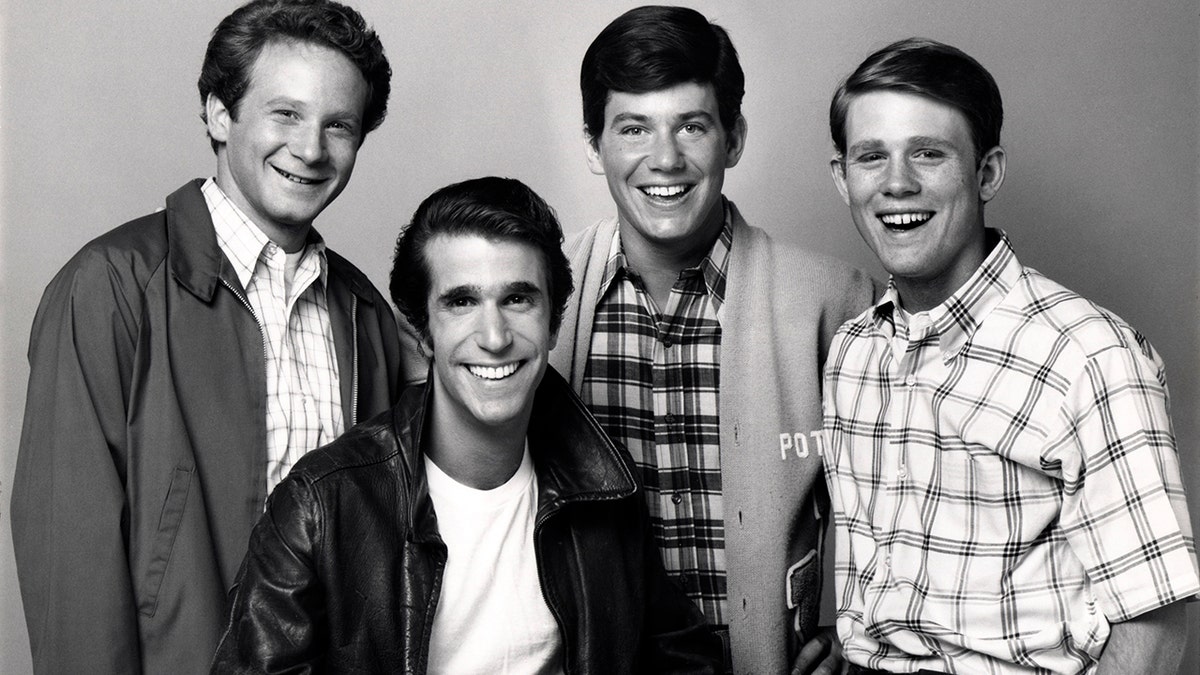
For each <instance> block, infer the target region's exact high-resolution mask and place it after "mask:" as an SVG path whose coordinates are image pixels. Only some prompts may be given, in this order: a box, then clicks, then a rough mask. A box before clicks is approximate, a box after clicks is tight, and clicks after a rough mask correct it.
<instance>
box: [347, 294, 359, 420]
mask: <svg viewBox="0 0 1200 675" xmlns="http://www.w3.org/2000/svg"><path fill="white" fill-rule="evenodd" d="M350 354H351V356H350V424H347V425H345V427H346V428H347V429H349V428H350V427H352V426H354V425H355V424H358V296H354V297H353V298H352V299H351V304H350Z"/></svg>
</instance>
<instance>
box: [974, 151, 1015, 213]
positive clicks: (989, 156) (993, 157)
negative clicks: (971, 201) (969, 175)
mask: <svg viewBox="0 0 1200 675" xmlns="http://www.w3.org/2000/svg"><path fill="white" fill-rule="evenodd" d="M1007 165H1008V158H1007V157H1006V156H1005V154H1004V148H1002V147H1000V146H999V145H997V146H996V147H994V148H992V149H991V150H988V151H987V152H986V153H984V155H983V158H982V159H981V160H979V169H978V170H977V171H976V173H975V178H976V180H978V181H979V200H980V201H983V202H989V201H991V200H992V198H993V197H995V196H996V193H997V192H999V191H1000V185H1001V184H1003V183H1004V170H1005V168H1006V167H1007Z"/></svg>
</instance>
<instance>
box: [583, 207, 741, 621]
mask: <svg viewBox="0 0 1200 675" xmlns="http://www.w3.org/2000/svg"><path fill="white" fill-rule="evenodd" d="M731 231H732V230H731V227H730V218H729V207H728V204H726V207H725V225H724V227H723V228H722V230H721V233H720V235H719V236H718V237H717V240H716V242H715V243H714V244H713V248H712V250H711V251H709V253H708V255H707V256H706V257H705V258H704V260H702V261H701V262H700V264H699V265H698V266H696V267H693V268H689V269H686V270H683V271H682V272H680V273H679V278H678V279H677V280H676V281H675V285H674V286H673V287H672V289H671V294H670V297H669V299H668V300H667V306H666V308H665V309H664V311H662V312H661V313H660V312H659V309H658V307H657V306H656V305H655V303H654V300H653V299H652V298H651V297H650V295H649V293H647V292H646V290H645V287H644V285H643V283H642V280H641V278H640V277H639V276H638V275H637V272H636V271H635V270H632V269H630V268H629V267H628V266H627V264H626V261H625V255H624V253H623V251H622V248H621V240H620V231H619V230H618V231H617V233H616V234H614V235H613V241H612V249H611V253H610V254H609V259H608V262H607V264H606V266H605V270H604V278H603V280H602V282H601V284H602V285H601V289H602V290H601V295H600V302H599V304H598V305H597V307H596V318H595V323H594V329H593V333H592V347H591V352H590V353H589V355H588V362H587V368H586V370H585V372H584V377H583V391H582V397H583V400H584V402H585V403H587V404H588V406H589V408H590V409H591V411H592V412H593V414H594V415H595V416H596V419H597V420H599V422H600V424H601V426H603V427H604V429H605V431H607V432H608V434H609V436H611V437H612V438H614V439H615V440H616V441H617V442H619V443H623V444H624V445H625V447H626V448H628V449H629V452H630V453H631V454H632V455H633V460H634V462H635V463H636V464H637V467H638V469H639V470H640V471H641V478H642V482H643V484H644V486H645V489H646V500H647V503H648V505H649V510H650V521H651V525H652V527H653V530H654V534H655V539H656V540H657V542H658V545H659V546H660V548H661V550H662V556H663V565H664V566H665V567H666V568H667V570H668V572H670V573H672V574H675V575H678V576H677V578H678V580H679V582H680V585H681V586H682V587H683V589H684V590H685V591H686V592H687V594H688V597H690V598H692V599H693V600H694V601H695V602H696V604H697V605H699V607H700V609H701V611H703V612H704V615H705V616H706V617H708V619H709V621H711V622H713V623H715V624H723V623H724V622H725V620H724V618H723V617H724V616H725V607H724V605H725V599H726V587H725V525H724V514H723V510H722V504H721V453H720V433H719V428H718V424H717V421H718V419H717V391H718V385H719V383H720V367H719V364H720V357H721V323H720V310H721V303H722V301H723V300H724V296H725V271H726V268H727V266H728V264H729V249H730V245H731V241H732V235H731Z"/></svg>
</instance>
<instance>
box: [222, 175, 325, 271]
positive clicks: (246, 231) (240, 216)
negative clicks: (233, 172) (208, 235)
mask: <svg viewBox="0 0 1200 675" xmlns="http://www.w3.org/2000/svg"><path fill="white" fill-rule="evenodd" d="M200 191H201V192H203V193H204V199H205V201H206V202H207V203H208V210H209V213H210V214H211V215H212V221H213V229H215V230H216V233H217V241H218V242H219V243H220V245H221V250H222V251H224V252H225V255H226V256H228V258H229V262H230V263H232V264H233V270H234V272H236V273H237V278H238V281H239V282H241V284H242V288H249V286H250V280H251V279H253V278H254V270H255V267H256V266H257V265H258V260H259V258H264V256H268V254H267V252H266V251H267V247H268V246H269V245H270V244H271V240H270V239H269V238H268V237H267V235H266V234H264V233H263V231H262V230H260V229H258V226H256V225H255V224H254V223H253V222H251V220H250V218H249V217H248V216H246V214H245V212H244V211H242V210H241V209H240V208H238V205H237V204H234V203H233V200H232V199H230V198H229V197H228V196H227V195H226V194H225V191H224V190H222V189H221V187H220V186H219V185H217V181H216V180H215V179H213V178H209V179H208V180H206V181H204V185H202V186H201V187H200ZM311 255H316V256H317V265H318V266H319V270H320V274H319V276H318V277H317V281H318V283H320V284H321V285H320V288H325V281H326V278H327V277H328V275H329V265H328V261H327V260H326V257H325V240H324V239H323V238H322V237H321V235H320V234H319V233H318V232H317V230H316V229H315V228H311V227H310V228H309V229H308V240H307V241H306V242H305V249H304V256H303V259H302V260H301V263H300V264H301V266H303V265H304V264H305V262H306V259H307V258H308V257H309V256H311ZM264 260H265V258H264Z"/></svg>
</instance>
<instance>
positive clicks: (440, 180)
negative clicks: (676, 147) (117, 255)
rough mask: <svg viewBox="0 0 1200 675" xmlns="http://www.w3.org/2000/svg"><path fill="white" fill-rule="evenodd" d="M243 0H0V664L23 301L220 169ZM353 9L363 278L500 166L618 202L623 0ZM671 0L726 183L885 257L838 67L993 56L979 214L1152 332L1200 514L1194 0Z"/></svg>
mask: <svg viewBox="0 0 1200 675" xmlns="http://www.w3.org/2000/svg"><path fill="white" fill-rule="evenodd" d="M237 4H239V3H238V2H236V1H233V0H221V1H214V2H189V3H159V2H151V1H150V0H123V1H121V0H118V1H112V0H109V1H101V0H0V299H2V300H0V369H2V370H0V372H2V373H3V375H2V380H0V382H2V383H0V672H3V673H10V674H22V673H27V672H28V671H29V669H30V665H29V652H28V642H27V634H26V629H25V623H24V618H23V615H22V611H21V606H20V601H19V599H20V593H19V590H18V587H17V582H16V576H15V571H14V564H13V554H12V536H11V528H10V524H9V517H8V513H9V500H10V497H11V492H10V490H9V488H10V486H11V484H12V474H13V469H14V466H15V462H16V454H17V445H18V440H19V438H20V430H21V419H22V416H23V414H24V404H25V385H26V379H27V377H28V364H27V362H26V360H25V350H26V347H27V342H28V338H29V327H30V324H31V322H32V320H33V315H34V311H35V309H36V307H37V303H38V300H39V299H40V297H41V294H42V290H43V289H44V288H45V286H46V284H47V283H48V282H49V281H50V279H51V277H52V276H53V275H54V273H55V272H56V271H57V270H58V268H59V267H61V266H62V264H63V263H65V262H66V260H67V259H68V258H69V257H70V256H71V255H72V254H73V253H74V252H75V251H76V250H77V249H78V248H79V247H80V246H81V245H83V244H84V243H85V242H87V241H88V240H90V239H92V238H94V237H95V236H97V235H99V234H101V233H102V232H104V231H106V230H108V229H111V228H112V227H114V226H116V225H118V224H120V223H123V222H125V221H127V220H130V219H132V218H134V217H136V216H140V215H142V214H145V213H148V212H150V211H152V210H154V209H155V208H158V207H160V206H161V205H162V203H163V198H164V197H165V195H166V194H168V193H169V192H171V191H173V190H174V189H175V188H177V187H178V186H179V185H181V184H182V183H183V182H184V181H185V180H187V179H189V178H192V177H199V176H209V175H212V174H213V173H214V172H215V166H216V163H215V159H214V156H213V155H212V153H211V151H210V149H209V146H208V142H207V140H206V138H205V135H204V127H203V125H202V124H201V122H200V120H199V116H198V114H199V111H200V101H199V96H198V94H197V91H196V85H195V83H196V77H197V75H198V74H199V69H200V63H201V60H202V58H203V54H204V48H205V45H206V44H207V41H208V38H209V35H210V32H211V30H212V29H213V28H214V27H215V26H216V24H217V22H218V21H219V20H220V19H221V18H222V17H223V16H225V15H226V14H228V13H229V12H230V11H232V9H233V8H234V7H235V6H236V5H237ZM351 4H353V5H355V6H356V7H357V8H359V9H360V11H362V13H363V14H364V16H365V17H366V18H367V20H368V21H369V22H371V23H372V24H373V25H374V26H375V28H376V29H377V30H378V31H379V34H380V36H381V38H382V40H383V43H384V45H385V47H386V49H387V52H388V55H389V58H390V59H391V62H392V67H393V70H394V72H395V75H394V77H393V85H392V86H393V89H392V96H391V100H390V112H389V115H388V118H387V120H386V121H385V122H384V124H383V126H382V127H380V128H379V129H378V130H377V131H375V132H374V133H372V134H371V135H370V136H369V137H368V138H367V140H366V143H365V145H364V146H363V148H362V151H361V152H360V154H359V159H358V166H357V169H356V171H355V176H354V179H353V180H352V181H351V182H350V185H349V187H348V188H347V189H346V191H345V192H344V193H343V194H342V196H341V197H340V199H338V201H337V202H335V203H334V204H333V206H331V207H330V208H329V209H327V210H326V211H325V213H324V214H323V215H322V216H321V217H320V218H319V219H318V221H317V226H318V229H319V230H320V231H321V233H322V234H323V235H324V236H325V237H326V239H327V240H328V242H329V243H330V245H331V246H332V247H334V248H335V249H336V250H338V251H339V252H341V253H342V254H343V255H345V256H346V257H347V258H349V259H350V260H352V261H353V262H354V263H356V264H357V265H358V266H359V267H361V268H362V269H363V270H364V271H365V272H366V273H367V274H368V275H369V276H370V277H371V279H372V280H373V281H374V282H375V284H376V285H377V286H379V287H380V288H384V289H386V282H387V272H388V269H389V267H390V255H391V249H392V245H393V242H394V240H395V237H396V233H397V231H398V229H399V227H400V226H401V225H402V224H403V223H405V222H407V219H408V217H409V216H410V215H411V214H412V211H413V209H415V208H416V206H417V204H418V203H419V201H420V200H421V199H422V198H423V197H425V196H426V195H428V194H429V193H430V192H432V191H433V190H434V189H436V188H438V187H441V186H443V185H445V184H447V183H450V182H454V181H459V180H463V179H466V178H470V177H475V176H480V175H485V174H499V175H507V176H511V177H514V178H519V179H521V180H523V181H525V182H526V183H528V184H529V185H530V186H532V187H533V188H534V189H535V190H537V191H538V192H539V193H541V194H542V196H544V197H545V198H546V199H547V201H549V202H550V203H551V204H552V205H553V206H554V207H555V208H556V209H557V211H558V213H559V215H560V217H561V219H562V221H563V225H564V227H565V229H566V230H567V231H568V233H570V232H573V231H576V230H579V229H581V228H583V227H584V226H585V225H587V224H590V223H591V222H593V221H594V220H596V219H597V218H601V217H605V216H609V215H611V214H612V213H613V211H614V208H613V206H612V202H611V200H610V198H609V196H608V192H607V189H606V186H605V182H604V179H603V178H601V177H598V176H593V175H592V174H591V173H589V172H588V170H587V167H586V164H585V161H584V151H583V142H584V141H583V136H582V132H581V125H582V123H581V121H580V115H581V114H580V101H579V89H578V72H579V62H580V60H581V59H582V57H583V52H584V50H585V49H586V48H587V45H588V44H589V43H590V41H591V40H592V38H593V37H595V35H596V34H597V33H598V32H599V31H600V29H601V28H603V27H604V26H605V25H606V24H607V23H608V22H609V21H610V20H612V19H613V18H615V17H616V16H617V15H618V14H619V13H621V12H623V11H624V10H626V9H628V8H630V7H633V6H636V5H637V4H640V3H637V2H624V1H616V0H613V1H610V2H571V3H568V2H551V1H545V2H535V1H532V0H508V1H505V2H499V1H491V0H484V1H480V0H455V1H450V0H440V1H437V2H434V1H432V0H430V1H426V2H404V3H396V2H389V1H387V0H359V1H352V2H351ZM683 4H688V5H690V6H693V7H695V8H696V9H698V10H700V11H701V12H703V13H704V14H705V15H707V16H708V17H709V18H710V19H712V20H714V21H716V22H718V23H720V24H721V25H723V26H724V27H726V28H727V29H728V30H729V32H730V34H731V36H732V38H733V41H734V44H735V45H736V46H737V48H738V50H739V52H740V55H741V59H742V65H743V68H744V69H745V71H746V90H747V92H746V98H745V102H744V107H743V111H744V114H745V116H746V118H747V120H748V121H749V129H750V133H749V140H748V145H747V148H746V152H745V154H744V155H743V157H742V160H741V163H740V165H739V166H738V167H737V168H735V169H733V170H732V171H730V172H729V173H728V174H727V181H726V189H725V193H726V194H727V195H728V196H729V197H730V198H732V199H733V200H734V201H736V202H737V204H738V206H739V208H740V209H741V210H742V212H743V213H744V214H745V215H746V217H747V219H748V220H749V222H751V223H752V224H755V225H758V226H760V227H762V228H765V229H766V230H768V231H769V232H770V233H771V234H772V235H773V236H775V237H776V238H778V239H781V240H787V241H792V242H796V243H799V244H801V245H803V246H806V247H808V248H812V249H816V250H819V251H823V252H826V253H830V254H833V255H835V256H838V257H840V258H843V259H845V260H847V261H849V262H851V263H853V264H856V265H859V266H861V267H863V268H865V269H867V270H869V271H870V272H871V273H872V274H874V275H875V276H877V277H880V278H884V274H883V271H882V269H881V268H879V266H878V265H877V264H876V263H875V261H874V258H873V256H872V255H871V253H870V251H869V250H868V249H867V247H866V246H865V245H864V244H863V243H862V241H861V239H860V238H859V236H858V234H857V232H856V231H855V230H854V227H853V225H852V224H851V221H850V218H849V214H848V211H847V209H846V207H845V206H844V205H843V203H842V202H841V200H840V199H839V197H838V195H837V192H836V190H835V189H834V187H833V184H832V182H831V181H830V178H829V172H828V166H827V164H828V159H829V157H830V154H831V143H830V140H829V131H828V122H827V119H828V113H827V110H828V103H829V98H830V96H831V95H832V93H833V90H834V88H835V87H836V85H837V83H838V82H839V80H840V79H841V78H842V77H844V76H845V75H847V74H848V73H849V72H850V71H851V70H852V69H853V68H854V67H855V66H856V65H857V64H858V63H859V62H860V61H861V60H862V59H863V58H864V57H865V56H866V55H867V54H869V53H870V52H871V51H873V50H874V49H876V48H879V47H881V46H883V45H885V44H887V43H889V42H891V41H893V40H896V39H899V38H903V37H908V36H911V35H923V36H927V37H932V38H935V39H938V40H942V41H944V42H948V43H950V44H953V45H955V46H958V47H960V48H962V49H963V50H965V51H966V52H967V53H969V54H971V55H972V56H974V57H976V58H977V59H979V61H980V62H981V63H983V65H984V66H985V67H987V68H988V69H989V70H990V71H991V72H992V74H993V75H994V76H995V78H996V80H997V81H998V83H999V85H1000V89H1001V93H1002V94H1003V96H1004V101H1005V109H1006V113H1007V114H1006V120H1005V125H1004V132H1003V136H1002V138H1003V144H1004V146H1005V148H1006V149H1007V151H1008V158H1009V164H1008V176H1007V179H1006V182H1005V185H1004V187H1003V189H1002V190H1001V191H1000V194H999V196H998V197H997V198H996V200H995V201H993V202H992V203H991V204H989V205H988V207H987V222H988V224H989V225H991V226H993V227H1000V228H1003V229H1005V230H1006V231H1007V232H1008V234H1009V236H1010V237H1011V239H1012V241H1013V244H1014V247H1015V248H1016V251H1017V253H1018V255H1019V256H1020V258H1021V260H1022V261H1023V262H1024V263H1025V264H1026V265H1029V266H1032V267H1035V268H1037V269H1039V270H1041V271H1042V272H1045V273H1046V274H1047V275H1049V276H1050V277H1051V278H1053V279H1055V280H1057V281H1059V282H1061V283H1063V284H1065V285H1066V286H1068V287H1070V288H1072V289H1074V290H1076V291H1079V292H1080V293H1082V294H1083V295H1085V296H1086V297H1088V298H1090V299H1092V300H1094V301H1096V302H1098V303H1100V304H1102V305H1104V306H1105V307H1107V308H1109V309H1111V310H1113V311H1115V312H1116V313H1118V314H1120V315H1121V316H1123V317H1124V318H1125V319H1127V320H1128V321H1129V322H1131V323H1132V324H1133V325H1135V326H1137V327H1138V328H1139V329H1140V330H1141V331H1142V332H1143V333H1145V335H1146V336H1147V337H1149V338H1150V340H1151V341H1152V342H1153V343H1154V345H1155V346H1156V347H1157V348H1158V350H1159V352H1160V353H1161V354H1162V356H1163V358H1164V359H1165V360H1166V362H1167V366H1168V376H1169V378H1170V386H1171V394H1172V410H1173V413H1174V422H1175V429H1176V433H1177V436H1178V441H1179V447H1180V453H1181V455H1182V458H1183V459H1182V463H1183V465H1184V471H1185V478H1186V483H1187V488H1188V492H1189V497H1190V501H1191V509H1192V511H1191V516H1192V524H1193V525H1192V526H1193V529H1194V530H1197V529H1200V517H1198V515H1200V461H1198V459H1200V456H1198V450H1197V442H1198V441H1200V387H1198V386H1197V381H1198V380H1200V350H1198V347H1200V345H1198V334H1200V312H1198V309H1200V308H1198V306H1197V305H1198V304H1200V303H1198V296H1200V280H1198V273H1197V269H1198V264H1197V263H1198V260H1200V226H1198V223H1197V221H1198V215H1200V197H1198V192H1200V191H1198V189H1197V183H1198V180H1200V168H1198V166H1200V143H1198V140H1197V139H1198V134H1200V115H1198V109H1200V85H1198V72H1200V49H1198V46H1197V45H1198V41H1200V7H1198V6H1197V3H1196V2H1195V0H1153V1H1150V2H1143V3H1120V2H1115V1H1109V2H1088V1H1085V0H1073V1H1064V2H1053V3H1045V2H1041V1H1035V0H1025V1H1017V0H1001V1H996V2H989V3H964V2H951V1H937V0H921V1H919V2H897V1H890V2H838V3H826V2H812V1H808V0H805V1H795V0H775V1H771V2H766V1H764V2H732V1H728V0H726V1H724V2H717V1H701V0H695V1H691V2H687V3H683ZM63 422H64V423H65V424H69V423H70V421H69V420H64V421H63ZM1188 622H1189V625H1190V626H1191V629H1192V633H1191V644H1190V647H1189V652H1188V655H1187V657H1186V660H1185V666H1184V669H1183V670H1182V671H1181V672H1184V673H1195V672H1198V671H1200V646H1198V644H1200V640H1198V639H1197V636H1198V635H1200V628H1198V627H1197V626H1198V624H1200V603H1195V604H1193V605H1192V606H1190V607H1189V608H1188Z"/></svg>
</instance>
